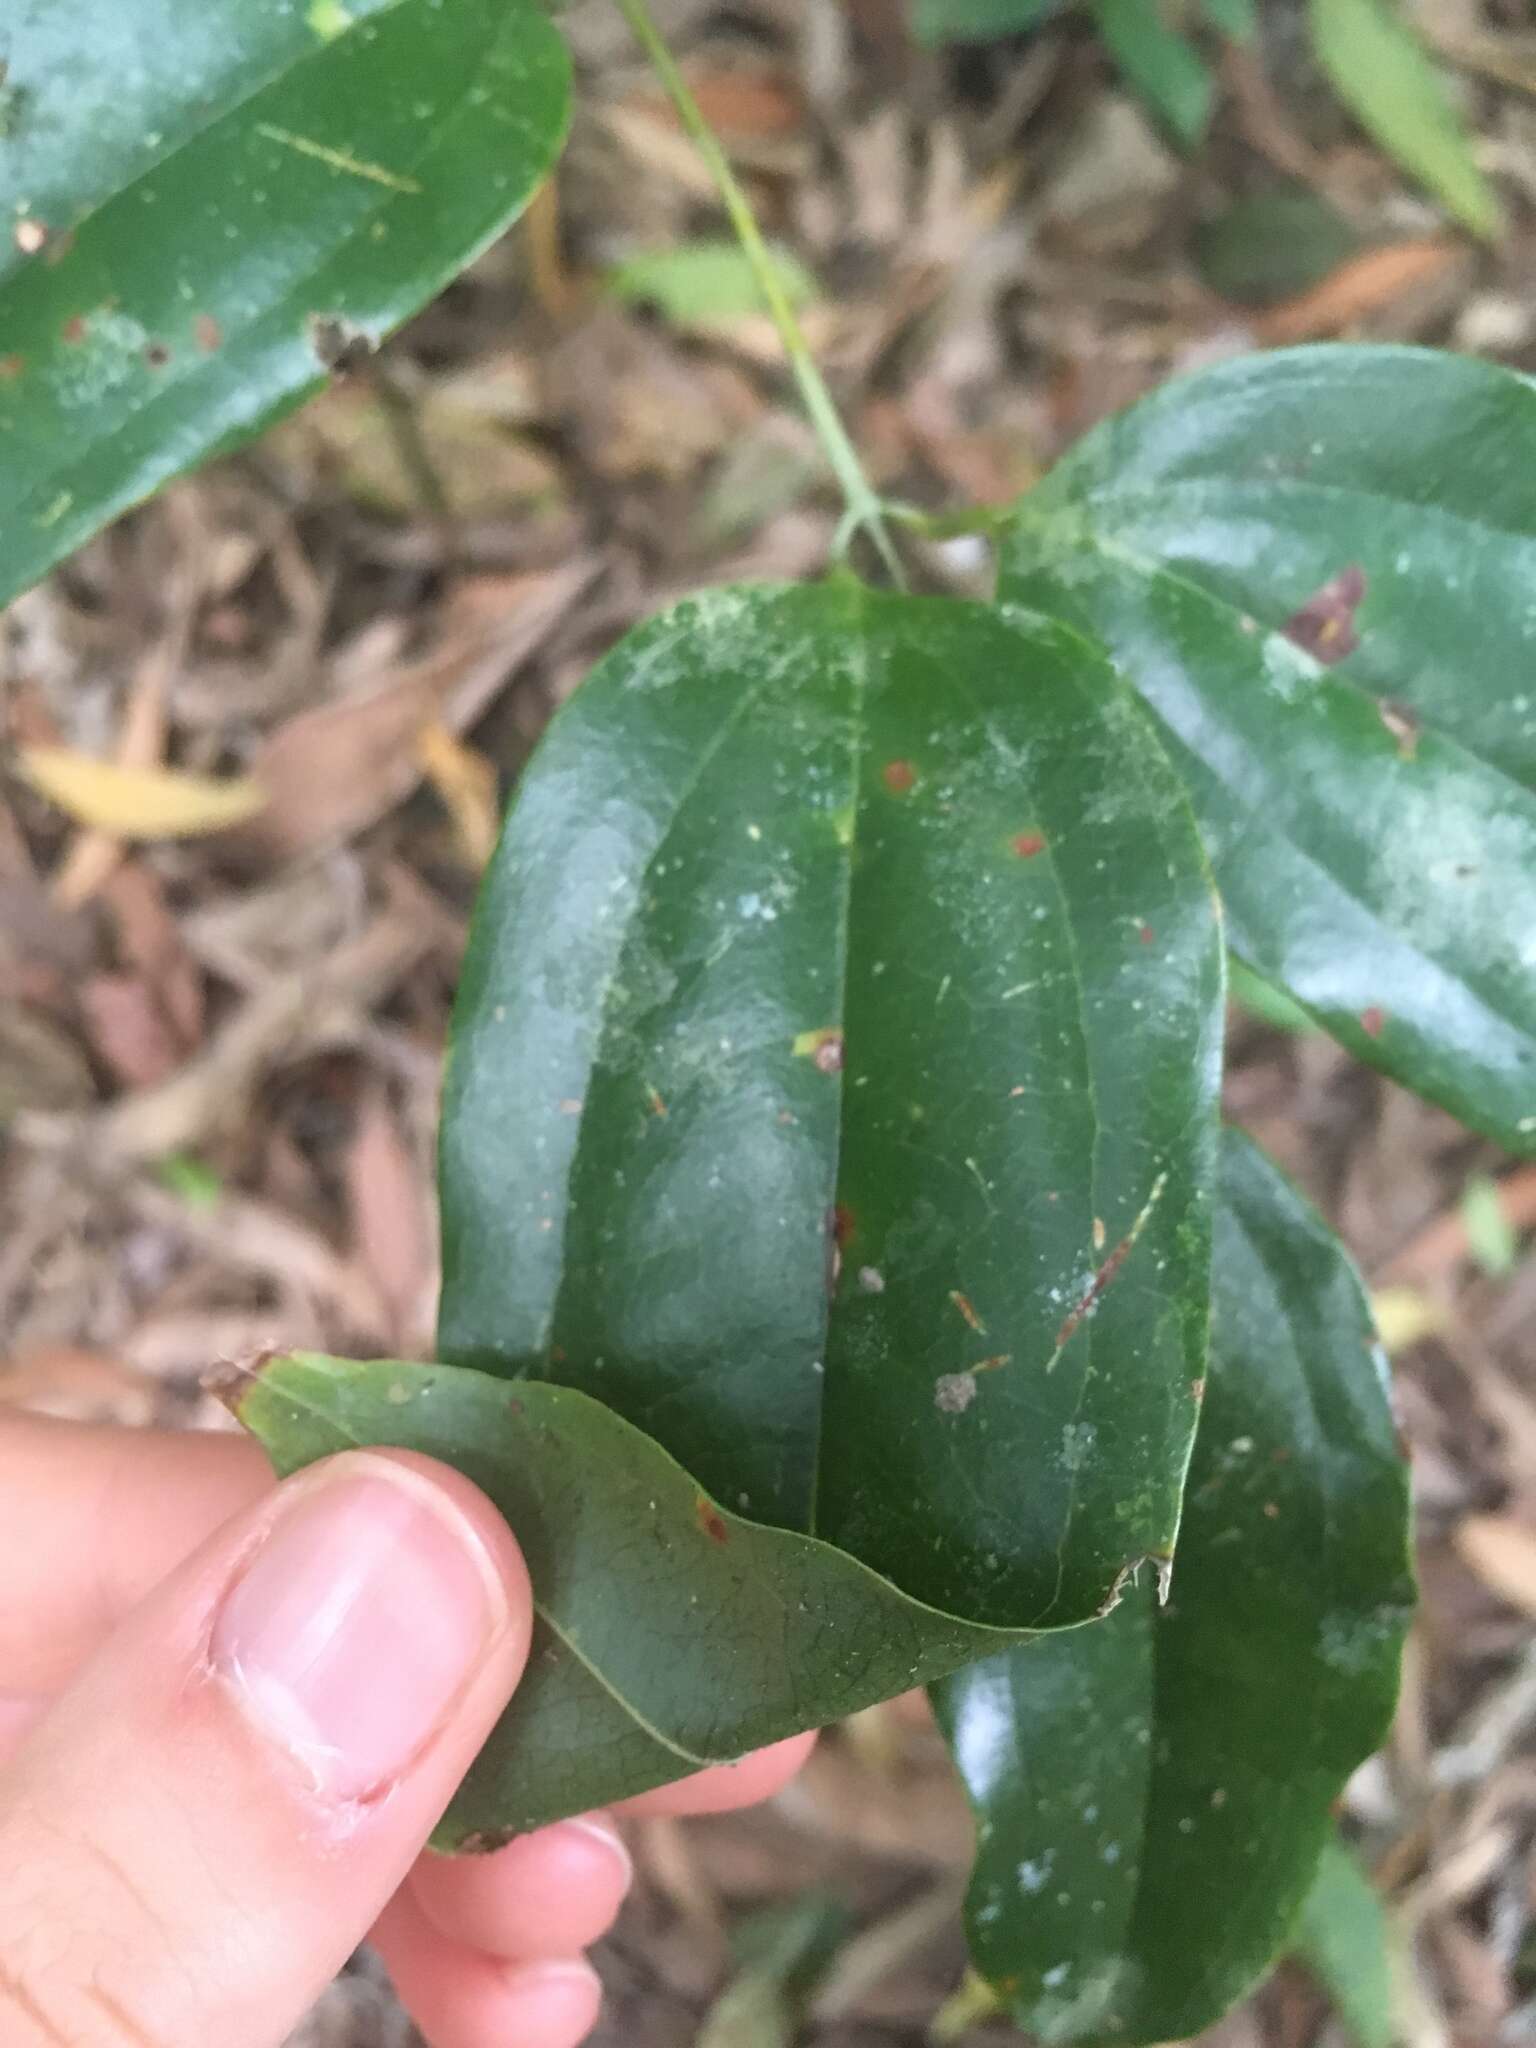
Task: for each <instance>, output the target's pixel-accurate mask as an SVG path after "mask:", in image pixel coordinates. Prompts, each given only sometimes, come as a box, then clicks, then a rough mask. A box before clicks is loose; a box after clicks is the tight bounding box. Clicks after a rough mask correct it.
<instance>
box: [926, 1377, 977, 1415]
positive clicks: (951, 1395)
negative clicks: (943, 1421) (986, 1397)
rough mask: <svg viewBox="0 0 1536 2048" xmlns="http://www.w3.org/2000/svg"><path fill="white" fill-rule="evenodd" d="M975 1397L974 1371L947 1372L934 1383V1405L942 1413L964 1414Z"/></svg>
mask: <svg viewBox="0 0 1536 2048" xmlns="http://www.w3.org/2000/svg"><path fill="white" fill-rule="evenodd" d="M975 1398H976V1375H975V1373H973V1372H947V1373H945V1374H943V1376H942V1377H941V1378H939V1379H936V1380H935V1381H934V1383H933V1405H934V1407H935V1408H937V1409H938V1411H939V1413H940V1414H941V1415H963V1414H964V1413H965V1411H966V1409H967V1408H969V1407H970V1405H971V1403H972V1402H973V1401H974V1400H975Z"/></svg>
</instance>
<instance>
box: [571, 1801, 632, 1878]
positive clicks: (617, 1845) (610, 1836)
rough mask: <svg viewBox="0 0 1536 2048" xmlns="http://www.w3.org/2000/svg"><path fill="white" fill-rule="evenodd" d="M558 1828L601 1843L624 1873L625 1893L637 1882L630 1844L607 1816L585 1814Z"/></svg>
mask: <svg viewBox="0 0 1536 2048" xmlns="http://www.w3.org/2000/svg"><path fill="white" fill-rule="evenodd" d="M558 1826H559V1827H560V1828H561V1829H562V1830H564V1829H569V1830H570V1832H571V1833H572V1834H576V1835H584V1836H586V1837H587V1839H588V1840H589V1841H593V1842H601V1843H602V1845H603V1847H604V1848H605V1849H606V1850H607V1851H608V1853H609V1855H610V1856H612V1858H613V1859H614V1861H615V1862H616V1863H617V1864H618V1866H619V1868H620V1870H621V1871H622V1873H623V1878H624V1889H625V1891H626V1892H627V1891H628V1890H629V1888H630V1886H631V1885H632V1884H633V1883H634V1881H635V1864H634V1858H633V1857H632V1856H631V1855H630V1853H629V1844H628V1843H627V1842H626V1841H625V1840H624V1837H623V1836H622V1835H621V1834H620V1833H619V1831H618V1829H617V1828H616V1827H615V1826H614V1824H613V1822H612V1821H611V1820H609V1819H608V1817H607V1815H606V1814H601V1813H584V1814H582V1816H581V1818H580V1819H579V1820H563V1821H560V1822H559V1823H558Z"/></svg>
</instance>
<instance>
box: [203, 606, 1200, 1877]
mask: <svg viewBox="0 0 1536 2048" xmlns="http://www.w3.org/2000/svg"><path fill="white" fill-rule="evenodd" d="M1221 967H1222V957H1221V945H1220V939H1219V934H1218V931H1217V927H1216V920H1215V916H1214V910H1213V905H1212V902H1211V896H1210V889H1209V882H1208V877H1207V875H1206V872H1205V869H1204V865H1203V861H1202V858H1201V855H1200V850H1199V846H1198V842H1197V840H1196V838H1195V835H1194V830H1193V825H1192V822H1191V820H1190V818H1189V815H1188V812H1187V809H1186V808H1185V806H1184V804H1183V802H1182V800H1181V798H1180V795H1179V792H1178V787H1177V784H1176V783H1175V782H1174V780H1173V778H1172V776H1171V774H1170V772H1169V770H1168V768H1167V765H1166V763H1165V762H1164V761H1163V759H1162V757H1161V754H1160V753H1159V750H1158V748H1157V746H1156V744H1155V742H1154V741H1153V739H1152V738H1151V732H1150V724H1149V722H1148V721H1147V720H1146V718H1145V714H1144V713H1143V712H1142V711H1141V710H1140V709H1139V707H1138V706H1137V705H1136V702H1135V699H1134V698H1133V697H1132V696H1131V694H1130V693H1129V692H1127V691H1126V690H1124V688H1123V687H1122V686H1121V685H1119V684H1118V683H1117V682H1116V680H1115V678H1114V677H1113V675H1112V674H1111V672H1110V671H1109V669H1108V667H1107V666H1106V664H1105V663H1104V662H1103V661H1102V659H1101V657H1099V656H1098V655H1097V654H1096V653H1095V652H1094V650H1093V649H1092V648H1091V647H1089V646H1088V645H1087V643H1085V642H1083V641H1082V640H1080V639H1079V638H1078V637H1077V636H1076V635H1074V634H1073V633H1071V632H1069V631H1067V630H1065V629H1063V628H1060V627H1057V626H1055V625H1053V624H1050V623H1048V622H1046V621H1042V620H1038V619H1035V618H1032V617H1030V616H1027V615H1017V616H1015V615H1011V614H1007V613H1002V612H998V611H995V610H992V609H990V608H988V607H986V606H980V605H965V604H958V603H950V602H946V601H940V600H933V599H918V598H902V597H882V596H877V595H874V594H872V593H870V592H867V591H864V590H861V589H860V588H859V587H857V586H856V585H853V584H851V583H844V584H839V585H836V586H827V587H823V588H819V589H801V590H774V589H757V590H739V591H737V590H725V591H715V592H711V593H708V594H707V595H705V596H703V597H701V598H698V599H696V600H692V601H690V602H689V603H686V604H684V605H681V606H679V607H678V608H677V609H676V610H674V611H673V612H671V613H669V614H667V615H666V616H665V617H663V618H661V619H658V620H656V621H653V622H652V623H651V624H650V625H648V626H646V627H644V628H642V629H641V630H640V631H639V632H638V633H636V634H634V635H632V636H631V638H630V639H629V640H628V641H626V642H625V643H624V645H623V646H622V647H620V648H619V649H618V650H617V651H616V653H615V654H614V655H612V656H611V657H610V658H609V659H608V660H607V661H606V662H605V663H604V664H603V665H602V667H601V668H600V669H599V670H598V671H597V673H596V674H594V675H593V676H592V677H591V678H590V680H589V681H588V682H587V683H586V685H585V686H584V687H583V688H582V689H581V690H580V691H579V692H578V693H577V694H576V696H575V697H574V698H573V699H572V701H571V702H570V704H569V705H568V706H567V707H566V708H565V709H564V710H563V711H562V712H561V714H560V716H559V717H558V718H557V719H556V720H555V722H554V724H553V725H552V727H551V729H550V732H549V734H548V736H547V738H546V739H545V742H544V744H543V746H542V747H541V749H540V751H539V754H538V756H537V758H536V760H535V762H534V764H533V766H532V767H531V769H530V771H529V773H528V775H527V777H526V778H525V780H524V783H523V785H522V788H521V791H520V794H519V797H518V801H517V804H516V806H515V808H514V810H513V812H512V815H511V818H510V820H509V823H508V827H507V830H506V833H505V835H504V838H503V841H502V845H501V848H500V851H499V852H498V855H497V857H496V861H495V863H494V864H493V867H492V870H491V873H490V875H489V877H488V878H487V883H486V887H485V890H484V893H483V895H482V899H481V903H480V907H479V910H478V912H477V916H476V921H475V930H474V934H473V938H472V943H471V947H470V952H469V957H468V960H467V962H466V966H465V973H464V980H463V985H462V988H461V992H460V998H459V1005H458V1009H457V1012H456V1017H455V1025H454V1034H453V1043H452V1049H451V1054H450V1062H449V1070H448V1080H447V1091H446V1102H445V1109H444V1122H443V1150H442V1192H443V1213H444V1257H445V1279H444V1295H443V1311H442V1325H441V1346H442V1350H443V1353H444V1355H445V1356H446V1357H447V1358H448V1359H450V1360H452V1361H455V1363H456V1365H457V1366H458V1367H460V1368H469V1367H480V1368H483V1369H485V1371H488V1372H494V1373H497V1374H500V1375H505V1376H509V1377H512V1378H515V1379H516V1380H517V1381H518V1382H519V1384H518V1385H517V1386H516V1387H510V1386H509V1385H508V1384H507V1378H506V1377H502V1378H494V1379H493V1378H490V1377H486V1376H484V1372H476V1371H473V1370H464V1369H459V1370H456V1369H455V1368H454V1366H452V1365H450V1366H446V1367H437V1368H406V1367H396V1366H351V1365H345V1364H338V1363H336V1362H334V1361H323V1360H322V1361H316V1360H311V1359H299V1360H289V1361H277V1362H274V1363H273V1364H271V1365H269V1366H268V1367H267V1368H266V1370H265V1371H264V1372H263V1374H262V1375H261V1377H260V1379H259V1380H258V1381H256V1382H255V1383H254V1385H252V1386H250V1387H248V1388H247V1389H246V1390H245V1392H244V1394H243V1396H242V1398H241V1400H240V1404H239V1406H240V1413H241V1415H242V1418H243V1419H244V1420H245V1421H246V1422H248V1423H249V1424H250V1426H251V1427H252V1428H254V1429H255V1430H256V1431H257V1433H258V1434H259V1435H260V1436H261V1437H262V1439H263V1441H264V1442H266V1443H267V1444H268V1446H269V1448H270V1449H271V1450H272V1451H273V1454H274V1456H275V1458H276V1460H277V1462H278V1463H279V1465H280V1466H281V1467H282V1468H283V1469H285V1470H287V1469H291V1468H292V1467H293V1466H295V1465H297V1464H302V1463H305V1462H307V1461H308V1460H310V1459H312V1458H315V1457H320V1456H323V1455H325V1454H326V1452H327V1451H330V1450H334V1449H336V1448H339V1447H340V1446H341V1445H342V1444H343V1443H347V1442H361V1443H384V1442H388V1443H404V1444H410V1445H414V1446H416V1447H418V1448H420V1449H424V1450H429V1451H433V1452H435V1453H437V1454H438V1455H441V1456H444V1457H446V1458H448V1459H449V1460H450V1462H452V1463H455V1464H457V1465H459V1466H461V1467H462V1468H463V1469H464V1470H466V1471H467V1472H469V1474H470V1475H471V1477H473V1478H475V1479H476V1480H478V1481H479V1483H480V1484H482V1485H483V1486H484V1487H485V1488H486V1489H487V1491H489V1492H490V1493H491V1495H492V1496H493V1498H495V1499H496V1500H497V1501H498V1502H499V1503H500V1504H501V1505H502V1507H503V1509H504V1511H505V1512H506V1513H507V1515H508V1518H509V1520H510V1521H511V1523H512V1525H513V1527H514V1528H515V1529H516V1530H517V1533H518V1536H519V1538H520V1540H521V1542H522V1544H523V1546H524V1549H525V1551H526V1553H527V1555H528V1558H529V1562H530V1566H531V1569H532V1573H533V1580H534V1586H535V1590H536V1593H537V1595H538V1599H539V1602H540V1610H541V1614H542V1616H543V1621H542V1623H541V1631H542V1633H541V1641H540V1646H539V1649H538V1651H537V1652H536V1654H535V1657H534V1659H533V1664H532V1667H531V1672H530V1676H529V1678H528V1679H527V1680H526V1681H525V1682H524V1684H523V1686H522V1687H521V1688H520V1689H519V1692H518V1695H517V1699H516V1701H515V1702H514V1704H513V1706H512V1708H511V1710H510V1712H509V1714H508V1716H507V1717H506V1719H505V1720H504V1722H503V1724H502V1727H501V1729H500V1730H499V1731H498V1733H497V1735H496V1736H495V1737H494V1738H493V1740H492V1743H491V1745H490V1747H489V1748H488V1750H487V1751H486V1753H485V1755H484V1756H483V1757H482V1759H481V1762H480V1764H479V1765H478V1766H477V1769H476V1772H475V1773H474V1774H473V1775H472V1777H471V1779H470V1781H469V1784H468V1786H467V1787H466V1789H465V1792H464V1794H463V1795H462V1797H461V1799H460V1800H459V1801H458V1802H457V1803H456V1805H455V1808H454V1810H453V1812H452V1814H451V1815H450V1818H449V1822H448V1824H447V1837H446V1838H447V1839H450V1840H462V1839H463V1838H464V1836H465V1835H466V1834H471V1833H485V1832H488V1831H490V1832H494V1831H497V1830H500V1829H504V1828H507V1827H526V1826H529V1825H532V1824H534V1823H535V1822H537V1821H539V1820H541V1819H551V1818H554V1817H556V1816H557V1815H558V1814H560V1813H568V1812H572V1811H577V1810H580V1809H581V1808H582V1807H585V1806H590V1805H593V1804H598V1803H603V1802H606V1801H607V1800H610V1799H613V1798H616V1797H620V1796H623V1794H625V1793H626V1792H632V1791H636V1790H639V1789H641V1788H642V1787H643V1786H645V1785H647V1784H654V1783H659V1782H662V1781H664V1780H665V1779H667V1778H671V1777H676V1776H678V1775H679V1774H681V1773H682V1772H683V1771H685V1770H686V1769H687V1768H689V1767H690V1765H692V1764H694V1763H695V1762H697V1761H699V1760H702V1759H706V1758H720V1757H730V1756H735V1755H738V1754H740V1753H741V1752H742V1751H743V1750H745V1749H747V1748H750V1747H752V1746H753V1745H755V1744H757V1743H760V1742H763V1741H767V1740H771V1739H773V1738H774V1737H776V1736H781V1735H787V1734H789V1733H791V1732H792V1731H793V1730H794V1729H796V1728H801V1727H808V1726H812V1725H814V1724H816V1723H818V1722H820V1721H823V1720H826V1719H828V1718H831V1717H832V1716H835V1715H839V1714H842V1713H845V1712H847V1711H849V1710H850V1709H852V1708H854V1707H857V1706H859V1705H862V1704H868V1703H870V1702H872V1701H874V1700H876V1699H879V1698H882V1697H884V1696H886V1695H888V1694H889V1693H891V1692H893V1691H897V1690H900V1689H903V1688H904V1687H906V1686H908V1685H911V1684H913V1683H914V1682H916V1681H917V1679H918V1678H919V1677H921V1676H936V1675H938V1674H939V1673H940V1672H941V1671H944V1670H949V1669H953V1668H954V1666H955V1665H956V1664H958V1663H961V1662H963V1661H965V1660H966V1659H967V1658H969V1657H974V1656H976V1655H978V1654H981V1653H982V1652H983V1651H985V1650H988V1649H990V1648H992V1647H993V1646H995V1644H996V1642H997V1640H998V1638H997V1636H996V1635H995V1634H993V1633H989V1631H990V1630H994V1629H996V1628H1005V1629H1008V1630H1012V1631H1017V1630H1021V1629H1035V1628H1041V1627H1047V1626H1052V1625H1065V1624H1067V1623H1070V1622H1076V1621H1081V1620H1083V1619H1085V1618H1086V1617H1088V1616H1089V1615H1091V1614H1092V1613H1093V1612H1094V1611H1095V1610H1096V1609H1097V1608H1098V1607H1100V1606H1101V1605H1102V1604H1103V1602H1104V1601H1105V1600H1106V1598H1107V1597H1108V1596H1109V1595H1110V1594H1111V1592H1112V1590H1113V1588H1114V1587H1115V1586H1116V1585H1117V1584H1119V1583H1121V1581H1122V1580H1123V1577H1124V1575H1125V1573H1126V1571H1127V1569H1128V1568H1129V1567H1131V1566H1133V1565H1135V1564H1136V1563H1137V1562H1138V1561H1140V1560H1143V1559H1145V1558H1147V1557H1153V1558H1157V1559H1165V1558H1166V1557H1167V1556H1168V1554H1169V1553H1170V1552H1171V1549H1172V1544H1173V1538H1174V1534H1175V1530H1176V1527H1177V1522H1178V1514H1179V1501H1180V1495H1181V1490H1182V1479H1183V1473H1184V1469H1185V1464H1186V1460H1187V1455H1188V1445H1189V1439H1190V1435H1191V1432H1192V1429H1193V1424H1194V1419H1195V1414H1196V1408H1197V1402H1198V1395H1197V1391H1196V1383H1197V1382H1198V1381H1199V1379H1200V1378H1201V1377H1202V1375H1203V1373H1204V1370H1205V1366H1204V1359H1205V1346H1206V1335H1207V1330H1206V1323H1207V1298H1208V1295H1207V1278H1208V1260H1209V1236H1208V1231H1209V1204H1210V1199H1211V1192H1212V1190H1211V1181H1212V1179H1213V1176H1214V1125H1213V1111H1214V1102H1215V1090H1216V1081H1217V1067H1218V1055H1219V1044H1220V1029H1221V1006H1222V972H1221ZM1132 1020H1134V1028H1132V1029H1127V1028H1126V1027H1127V1024H1128V1023H1130V1022H1131V1021H1132ZM550 1381H560V1382H564V1383H566V1384H565V1385H561V1386H552V1385H548V1384H543V1383H544V1382H550ZM577 1388H579V1389H580V1390H581V1391H575V1390H574V1389H577ZM589 1396H593V1397H596V1398H595V1399H593V1398H589ZM599 1402H601V1403H603V1404H605V1405H602V1406H600V1405H598V1403H599ZM620 1417H627V1418H628V1420H627V1421H624V1420H621V1419H620ZM641 1431H643V1432H645V1433H644V1434H640V1432H641ZM653 1439H654V1441H653ZM674 1458H675V1459H677V1460H678V1461H679V1463H678V1464H674V1463H673V1462H672V1460H673V1459H674ZM684 1468H686V1470H685V1469H684ZM763 1525H768V1526H763ZM796 1532H808V1533H796ZM898 1589H899V1590H898Z"/></svg>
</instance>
